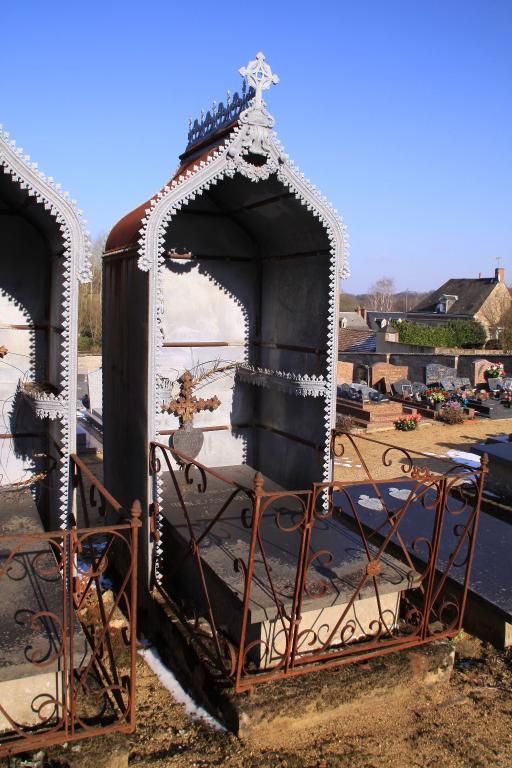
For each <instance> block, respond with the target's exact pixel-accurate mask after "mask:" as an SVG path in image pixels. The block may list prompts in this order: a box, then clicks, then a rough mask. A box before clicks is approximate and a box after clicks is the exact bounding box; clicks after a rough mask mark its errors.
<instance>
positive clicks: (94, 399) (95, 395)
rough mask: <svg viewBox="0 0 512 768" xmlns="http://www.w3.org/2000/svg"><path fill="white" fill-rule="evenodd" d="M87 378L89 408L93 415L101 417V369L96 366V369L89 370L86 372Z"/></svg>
mask: <svg viewBox="0 0 512 768" xmlns="http://www.w3.org/2000/svg"><path fill="white" fill-rule="evenodd" d="M87 380H88V384H89V403H90V404H89V410H90V411H92V413H94V415H95V416H98V417H99V418H101V416H102V408H103V403H102V386H101V381H102V369H101V368H98V370H97V371H91V373H89V374H87Z"/></svg>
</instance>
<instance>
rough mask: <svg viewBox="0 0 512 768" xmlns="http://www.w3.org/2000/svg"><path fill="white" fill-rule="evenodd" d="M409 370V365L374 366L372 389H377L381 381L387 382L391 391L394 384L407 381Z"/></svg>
mask: <svg viewBox="0 0 512 768" xmlns="http://www.w3.org/2000/svg"><path fill="white" fill-rule="evenodd" d="M408 375H409V368H408V366H407V365H392V364H391V363H374V364H373V365H372V378H371V382H372V387H375V386H376V385H377V383H378V382H380V381H381V379H384V380H385V382H386V387H387V389H388V390H389V389H390V388H391V386H392V385H393V384H395V383H396V382H397V381H401V380H402V379H407V377H408Z"/></svg>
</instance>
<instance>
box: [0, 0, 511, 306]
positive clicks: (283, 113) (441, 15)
mask: <svg viewBox="0 0 512 768" xmlns="http://www.w3.org/2000/svg"><path fill="white" fill-rule="evenodd" d="M1 26H2V45H1V47H0V64H1V72H2V77H1V85H0V93H1V100H0V103H1V108H0V122H2V123H3V124H4V127H5V128H6V129H7V130H9V131H10V133H11V135H12V137H13V138H15V139H16V141H17V142H18V143H19V144H20V145H21V146H23V147H24V149H25V150H26V151H27V152H29V153H30V155H31V156H32V157H33V159H34V160H36V161H37V162H38V163H39V167H40V168H41V169H42V170H44V171H45V172H46V173H48V174H50V175H52V176H53V177H54V178H55V179H56V180H57V181H59V182H61V183H62V185H63V187H64V188H65V189H68V190H69V191H70V193H71V195H72V196H73V197H74V198H76V199H77V200H78V203H79V206H80V207H81V208H82V209H83V210H84V212H85V216H86V218H87V219H88V221H89V228H90V230H91V232H92V234H93V235H96V234H98V233H99V232H101V231H105V230H108V229H110V227H111V226H112V225H113V224H114V223H115V222H116V220H117V219H118V218H119V217H120V216H122V215H123V214H124V213H126V212H127V211H128V210H130V209H131V208H133V207H134V206H136V205H137V204H139V203H140V202H142V201H143V200H145V199H147V197H149V196H150V195H151V194H152V193H153V192H155V191H156V190H157V189H158V188H159V187H160V186H161V184H162V183H164V182H165V181H166V180H167V179H168V178H169V176H170V174H171V172H172V171H173V170H174V169H175V167H176V164H177V156H178V154H179V153H180V152H181V151H182V150H183V149H184V146H185V143H186V133H187V120H188V117H189V116H190V115H193V116H196V115H198V114H199V112H200V110H201V107H204V108H205V109H206V108H208V106H209V105H210V103H211V100H212V99H214V98H216V99H217V100H219V99H222V98H223V96H224V94H225V91H226V89H228V88H229V89H231V91H233V90H235V89H236V88H237V87H238V86H239V83H240V77H239V75H238V68H239V67H240V66H242V65H244V64H246V63H247V62H248V61H249V60H250V59H252V58H254V55H255V54H256V52H257V51H259V50H261V51H263V52H264V53H265V55H266V56H267V59H268V61H269V63H270V64H271V66H272V68H273V70H274V71H275V72H277V74H278V75H279V76H280V79H281V82H280V84H279V85H278V86H277V87H274V88H273V89H272V91H271V92H270V94H268V95H267V103H268V107H269V110H270V111H271V112H272V114H273V115H274V116H275V118H276V121H277V124H276V128H277V131H278V133H279V136H280V138H281V140H282V141H283V142H284V144H285V147H286V150H287V152H288V154H289V155H290V156H291V157H292V158H293V159H294V160H295V161H296V162H297V163H298V165H299V166H300V167H301V168H302V170H303V171H304V172H305V173H306V175H307V176H308V177H309V178H310V179H311V180H312V181H313V182H314V183H315V184H316V185H317V186H318V187H320V189H321V190H322V192H323V193H324V194H325V195H327V197H329V198H330V200H331V201H332V202H333V204H334V205H335V206H336V208H338V210H339V211H340V213H341V214H342V216H343V218H344V220H345V222H346V224H347V226H348V228H349V233H350V240H351V270H352V277H351V278H350V279H349V280H348V281H347V282H346V283H345V289H346V290H347V291H354V292H358V291H364V290H366V289H367V288H368V286H369V285H370V283H371V282H372V281H374V280H375V279H377V278H378V277H380V276H382V275H385V274H386V275H390V276H392V277H394V278H395V281H396V285H397V288H399V289H405V288H409V289H417V290H421V289H428V288H433V287H435V286H436V285H437V284H440V283H441V282H442V281H443V280H444V279H446V278H448V277H450V276H454V277H459V276H460V277H462V276H468V277H469V276H476V275H477V273H478V272H479V271H482V272H484V273H487V274H491V273H492V272H493V270H494V268H495V267H496V257H501V259H502V264H503V265H504V266H505V268H506V269H507V275H506V278H507V280H510V281H512V258H511V257H512V234H511V227H512V149H511V147H512V92H511V91H512V85H511V84H512V0H463V1H462V0H403V1H399V0H366V1H365V0H338V1H337V2H336V1H333V2H325V1H324V0H316V1H315V2H313V1H310V2H302V1H301V0H295V1H294V2H276V1H275V0H274V2H267V3H254V2H250V3H249V2H245V3H243V2H231V0H228V2H225V1H223V2H219V3H214V2H203V0H194V2H188V3H184V2H175V1H174V0H165V1H164V0H145V2H140V0H138V2H132V1H131V0H124V2H120V1H119V0H112V1H109V0H104V1H103V2H97V1H96V0H86V1H83V2H78V1H77V0H66V2H60V1H59V0H54V1H53V2H51V1H50V2H41V0H25V1H24V2H21V0H15V1H14V2H13V1H12V0H3V2H2V11H1Z"/></svg>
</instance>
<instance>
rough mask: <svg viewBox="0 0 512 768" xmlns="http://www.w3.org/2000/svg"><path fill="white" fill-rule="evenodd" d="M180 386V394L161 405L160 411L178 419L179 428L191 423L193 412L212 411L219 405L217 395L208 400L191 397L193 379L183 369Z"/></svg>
mask: <svg viewBox="0 0 512 768" xmlns="http://www.w3.org/2000/svg"><path fill="white" fill-rule="evenodd" d="M180 382H181V388H180V396H179V397H178V398H177V399H176V400H171V402H170V403H168V405H163V406H162V412H165V413H173V414H174V415H175V416H177V417H178V418H179V420H180V429H182V428H186V425H187V424H190V426H191V425H192V421H193V419H194V413H199V411H214V410H215V409H216V408H218V407H219V405H220V400H219V398H218V397H217V395H214V396H213V397H210V398H209V399H208V400H204V399H203V398H199V399H198V398H197V397H193V395H192V390H193V388H194V379H193V378H192V374H191V373H190V371H185V373H184V374H183V376H181V378H180Z"/></svg>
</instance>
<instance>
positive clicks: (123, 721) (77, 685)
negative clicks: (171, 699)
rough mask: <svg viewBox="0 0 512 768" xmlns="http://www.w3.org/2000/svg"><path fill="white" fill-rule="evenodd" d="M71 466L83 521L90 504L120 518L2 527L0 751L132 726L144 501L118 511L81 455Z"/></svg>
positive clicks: (26, 748)
mask: <svg viewBox="0 0 512 768" xmlns="http://www.w3.org/2000/svg"><path fill="white" fill-rule="evenodd" d="M70 472H71V482H72V486H73V487H74V488H78V489H79V491H80V492H82V491H83V494H82V496H81V501H82V509H81V514H83V515H84V519H85V521H86V523H87V526H88V523H89V520H90V514H91V509H90V507H91V505H92V506H96V507H98V509H99V510H103V511H104V510H106V509H107V508H108V507H111V508H112V509H113V510H114V511H116V512H117V514H118V520H117V522H116V524H113V525H101V526H99V527H85V528H82V527H77V525H76V519H73V520H72V521H71V522H72V525H71V526H70V528H69V529H68V530H59V531H52V532H50V533H43V532H41V533H38V532H36V533H12V534H11V533H8V534H6V535H2V536H0V613H1V616H2V627H1V628H2V633H3V634H4V635H5V634H10V635H11V636H12V638H13V649H12V653H10V654H9V653H8V654H7V659H6V660H4V662H5V663H4V664H3V665H2V666H3V669H2V670H0V758H1V757H5V756H8V755H12V754H15V753H19V752H25V751H32V750H37V749H41V748H44V747H47V746H49V745H51V744H56V743H62V742H68V741H73V740H76V739H82V738H85V737H89V736H95V735H100V734H105V733H109V732H127V733H129V732H132V731H133V730H134V728H135V703H136V702H135V681H136V652H137V645H136V600H137V592H136V590H137V539H138V529H139V527H140V525H141V521H140V515H141V510H140V504H138V503H135V504H134V505H133V507H132V509H131V511H130V512H129V513H128V514H124V513H123V510H122V509H121V507H120V505H118V504H117V502H116V501H115V499H113V498H112V497H111V496H110V494H108V492H107V491H106V490H105V488H104V487H103V486H102V484H101V483H100V482H99V481H98V480H97V478H96V477H95V476H94V475H92V473H91V472H90V471H89V470H88V468H87V467H86V466H85V465H84V464H83V462H82V461H81V460H80V459H79V458H78V457H77V456H71V461H70ZM86 485H88V486H89V496H88V497H87V494H86V493H85V486H86ZM74 517H76V510H75V516H74ZM113 559H115V560H116V563H121V564H122V568H121V569H120V570H119V569H118V573H120V574H121V575H120V576H119V578H118V579H117V583H116V589H115V591H113V590H112V589H111V588H110V585H109V583H108V576H109V566H110V563H111V561H112V560H113Z"/></svg>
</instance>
